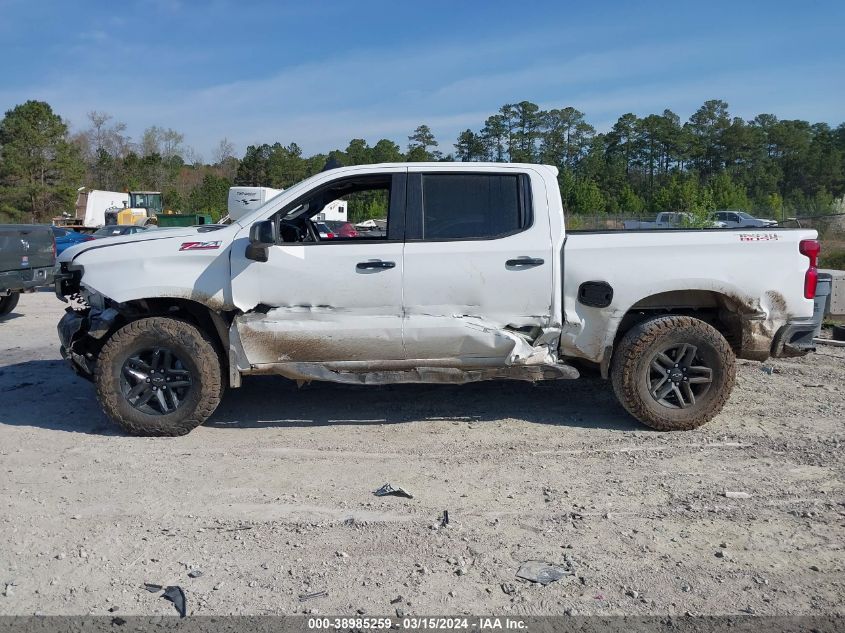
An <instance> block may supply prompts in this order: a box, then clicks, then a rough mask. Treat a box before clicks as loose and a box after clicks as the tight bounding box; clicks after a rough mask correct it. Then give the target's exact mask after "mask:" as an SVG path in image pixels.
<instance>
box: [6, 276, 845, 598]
mask: <svg viewBox="0 0 845 633" xmlns="http://www.w3.org/2000/svg"><path fill="white" fill-rule="evenodd" d="M62 310H63V304H61V303H60V302H59V301H58V300H57V299H56V298H55V297H54V296H53V295H52V294H50V293H47V292H41V293H37V294H31V295H25V296H24V297H22V299H21V301H20V304H19V307H18V308H17V310H16V312H15V313H14V314H13V315H11V317H10V318H8V319H6V320H4V321H2V322H0V467H2V480H0V614H32V613H44V614H108V613H119V614H173V613H174V610H173V606H172V605H171V604H170V603H169V602H167V601H165V600H162V599H161V598H160V597H159V595H158V594H155V593H150V592H148V591H146V590H145V589H144V587H143V585H144V583H145V582H147V583H156V584H160V585H167V584H178V585H180V586H181V587H182V588H183V589H184V591H185V594H186V596H187V610H188V613H189V614H230V613H235V614H283V613H284V614H289V613H303V612H308V613H319V614H355V613H356V612H357V613H366V614H369V615H395V613H396V611H397V610H399V611H400V612H404V613H405V614H462V613H467V614H483V613H488V614H489V613H497V614H503V615H507V614H560V613H569V614H573V613H576V614H581V615H586V614H603V615H610V614H634V615H642V614H678V615H682V614H684V613H687V612H689V613H693V614H726V613H729V614H741V613H756V614H778V615H798V614H832V613H840V614H841V613H843V612H845V608H844V607H843V601H842V595H843V590H845V553H843V546H845V529H843V528H845V487H844V484H845V459H843V447H844V446H845V432H844V431H845V428H844V427H845V349H842V348H833V347H825V348H820V350H819V353H818V354H816V355H813V356H810V357H808V358H805V359H797V360H794V359H793V360H776V361H771V362H769V363H767V364H766V365H765V366H761V365H760V364H759V363H752V362H745V361H740V363H739V372H738V373H739V375H738V381H737V383H738V384H737V388H736V389H735V391H734V393H733V396H732V398H731V399H730V401H729V403H728V406H727V408H726V409H725V411H724V412H723V413H722V414H721V415H720V416H719V417H718V418H717V419H715V420H714V421H713V422H712V423H710V424H709V425H707V426H706V427H704V428H702V429H699V430H696V431H690V432H683V433H658V432H653V431H650V430H648V429H647V428H645V427H643V426H641V425H639V424H638V423H637V422H636V421H634V420H633V419H631V418H630V417H628V416H627V414H626V413H625V412H624V411H623V410H622V408H621V407H620V406H619V405H618V404H616V401H615V400H614V398H613V396H612V394H611V391H610V388H609V385H607V384H606V383H604V382H603V381H601V380H599V379H597V378H585V379H582V380H578V381H571V382H557V383H549V384H543V385H541V386H531V385H527V384H521V383H505V382H496V383H486V384H476V385H469V386H462V387H458V386H390V387H380V388H374V387H349V386H337V385H330V384H314V385H311V386H308V387H305V388H303V389H300V390H298V389H297V388H296V387H295V385H293V384H292V383H289V382H287V381H285V380H283V379H275V378H253V379H246V380H245V385H244V387H243V388H242V389H239V390H232V391H230V392H229V393H228V394H227V395H226V397H225V399H224V401H223V404H222V406H221V407H220V409H219V410H218V411H217V413H216V414H215V415H214V417H213V418H212V420H211V421H210V422H209V423H208V424H207V425H206V426H204V427H201V428H199V429H197V430H196V431H194V432H192V433H191V434H190V435H188V436H186V437H182V438H168V439H146V438H134V437H127V436H124V435H122V434H121V433H120V432H118V431H116V430H114V429H113V428H112V426H111V425H110V424H109V422H108V420H107V419H106V418H105V417H104V415H103V414H102V413H101V411H100V408H99V406H98V404H97V401H96V399H95V396H94V389H93V387H92V385H91V384H89V383H87V382H85V381H84V380H81V379H79V378H76V377H75V376H74V375H73V374H72V373H71V371H70V369H69V368H67V367H66V366H65V365H64V364H63V363H62V361H60V360H59V353H58V342H57V337H56V332H55V324H56V322H57V321H58V319H59V317H60V315H61V312H62ZM767 367H768V368H772V371H771V373H769V372H767V371H765V369H766V368H767ZM387 482H390V483H391V484H393V485H394V486H402V487H404V488H406V489H407V490H409V491H411V492H412V493H413V495H414V497H413V499H405V498H399V497H376V496H374V495H373V491H374V490H375V489H376V488H378V487H379V486H381V485H382V484H384V483H387ZM726 491H731V492H741V493H747V495H749V497H748V498H732V497H726V496H725V492H726ZM444 510H448V513H449V524H448V526H446V527H441V517H442V515H443V511H444ZM526 560H545V561H549V562H552V563H560V564H562V565H564V566H565V567H567V568H570V569H573V570H574V572H575V573H574V575H571V576H566V577H564V578H563V579H561V580H559V581H557V582H555V583H552V584H550V585H548V586H545V587H544V586H541V585H537V584H532V583H529V582H526V581H522V580H519V579H517V578H516V577H515V573H516V571H517V569H518V568H519V566H520V564H521V563H522V562H524V561H526ZM191 571H201V572H202V573H201V575H200V576H198V577H196V578H191V577H189V572H191ZM317 592H325V594H324V595H323V594H321V595H320V596H318V597H313V598H310V599H307V600H305V601H300V598H299V596H300V595H303V594H312V593H317Z"/></svg>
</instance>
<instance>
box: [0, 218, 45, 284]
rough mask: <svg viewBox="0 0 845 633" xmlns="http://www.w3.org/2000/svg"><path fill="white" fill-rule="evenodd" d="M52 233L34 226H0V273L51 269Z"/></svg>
mask: <svg viewBox="0 0 845 633" xmlns="http://www.w3.org/2000/svg"><path fill="white" fill-rule="evenodd" d="M53 244H54V238H53V231H52V230H51V229H50V227H49V226H41V225H34V224H6V225H0V271H4V272H5V271H13V270H19V271H28V270H32V269H34V268H46V267H52V266H53V264H54V262H55V251H54V247H53Z"/></svg>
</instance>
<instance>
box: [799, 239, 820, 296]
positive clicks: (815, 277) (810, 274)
mask: <svg viewBox="0 0 845 633" xmlns="http://www.w3.org/2000/svg"><path fill="white" fill-rule="evenodd" d="M821 249H822V247H821V244H819V242H818V240H801V241H800V242H799V243H798V250H799V251H800V252H801V254H802V255H804V256H806V257H807V258H809V260H810V267H809V268H808V269H807V272H806V273H804V298H805V299H815V298H816V286H817V285H818V282H819V270H818V265H819V252H820V251H821Z"/></svg>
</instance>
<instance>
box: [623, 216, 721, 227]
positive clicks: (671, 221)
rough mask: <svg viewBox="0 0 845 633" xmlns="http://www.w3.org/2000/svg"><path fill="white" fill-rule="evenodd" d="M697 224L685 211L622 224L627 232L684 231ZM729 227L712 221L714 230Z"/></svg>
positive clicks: (627, 221) (626, 221)
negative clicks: (647, 230) (652, 219)
mask: <svg viewBox="0 0 845 633" xmlns="http://www.w3.org/2000/svg"><path fill="white" fill-rule="evenodd" d="M694 222H695V218H694V217H693V216H692V214H691V213H686V212H684V211H664V212H662V213H658V214H657V218H655V220H654V221H641V220H625V221H624V222H622V226H623V228H625V230H628V231H631V230H645V229H683V228H689V227H691V226H692V225H693V223H694ZM726 226H727V225H726V224H725V223H724V222H719V221H717V220H711V221H710V227H709V228H714V229H723V228H725V227H726Z"/></svg>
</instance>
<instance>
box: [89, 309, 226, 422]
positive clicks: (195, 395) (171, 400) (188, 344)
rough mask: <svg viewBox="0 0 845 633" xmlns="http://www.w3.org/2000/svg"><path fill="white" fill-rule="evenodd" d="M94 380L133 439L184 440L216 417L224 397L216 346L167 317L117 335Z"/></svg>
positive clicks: (145, 321)
mask: <svg viewBox="0 0 845 633" xmlns="http://www.w3.org/2000/svg"><path fill="white" fill-rule="evenodd" d="M94 378H95V382H96V385H97V397H98V398H99V400H100V404H101V405H102V407H103V409H104V410H105V412H106V414H107V415H108V416H109V417H110V418H111V419H112V420H113V421H114V422H116V423H117V424H118V425H119V426H120V427H121V428H122V429H124V430H125V431H127V432H128V433H131V434H133V435H184V434H186V433H188V432H189V431H191V430H192V429H194V428H196V427H197V426H199V425H200V424H202V423H203V422H205V421H206V420H207V419H208V418H209V417H210V416H211V414H212V413H214V410H215V409H216V408H217V405H218V404H219V403H220V398H221V396H222V394H223V386H222V369H221V364H220V358H219V356H218V354H217V352H216V351H215V349H214V345H213V344H212V343H211V341H210V340H209V339H208V338H207V337H206V336H205V335H204V334H203V333H202V332H200V331H199V330H198V329H197V328H196V327H194V326H193V325H191V324H190V323H188V322H186V321H180V320H177V319H170V318H165V317H150V318H146V319H139V320H138V321H133V322H132V323H129V324H128V325H125V326H124V327H122V328H121V329H120V330H118V331H117V332H115V333H114V335H112V337H111V338H110V339H109V340H108V341H107V342H106V344H105V345H104V346H103V349H102V350H101V351H100V355H99V357H98V359H97V367H96V371H95V375H94Z"/></svg>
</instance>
